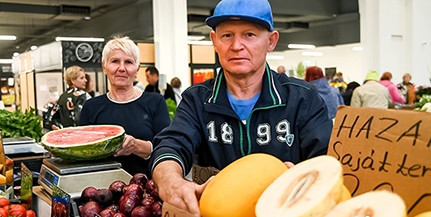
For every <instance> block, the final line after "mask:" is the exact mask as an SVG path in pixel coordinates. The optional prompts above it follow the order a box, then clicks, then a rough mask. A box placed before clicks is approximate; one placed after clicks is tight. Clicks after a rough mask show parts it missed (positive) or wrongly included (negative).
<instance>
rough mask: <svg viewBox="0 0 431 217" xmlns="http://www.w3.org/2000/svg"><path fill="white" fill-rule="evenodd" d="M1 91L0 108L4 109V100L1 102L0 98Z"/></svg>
mask: <svg viewBox="0 0 431 217" xmlns="http://www.w3.org/2000/svg"><path fill="white" fill-rule="evenodd" d="M2 95H3V94H2V93H0V110H4V109H5V106H4V102H3V100H2Z"/></svg>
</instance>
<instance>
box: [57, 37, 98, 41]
mask: <svg viewBox="0 0 431 217" xmlns="http://www.w3.org/2000/svg"><path fill="white" fill-rule="evenodd" d="M55 40H56V41H86V42H104V41H105V39H104V38H91V37H56V38H55Z"/></svg>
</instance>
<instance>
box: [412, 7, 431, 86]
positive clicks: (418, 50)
mask: <svg viewBox="0 0 431 217" xmlns="http://www.w3.org/2000/svg"><path fill="white" fill-rule="evenodd" d="M412 4H413V5H412V22H411V23H412V25H411V29H412V33H413V34H412V44H411V45H410V46H411V52H412V54H411V56H410V58H411V62H412V66H411V71H410V73H411V74H412V76H413V79H412V80H413V82H414V83H416V84H427V85H429V84H430V79H431V13H430V12H429V9H430V8H431V1H430V0H414V1H412Z"/></svg>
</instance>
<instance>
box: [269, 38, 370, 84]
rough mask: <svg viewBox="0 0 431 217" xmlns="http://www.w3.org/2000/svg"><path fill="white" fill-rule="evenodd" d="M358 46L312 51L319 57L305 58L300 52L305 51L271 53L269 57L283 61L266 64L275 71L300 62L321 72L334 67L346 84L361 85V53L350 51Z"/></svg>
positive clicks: (292, 66) (362, 76) (363, 75)
mask: <svg viewBox="0 0 431 217" xmlns="http://www.w3.org/2000/svg"><path fill="white" fill-rule="evenodd" d="M358 45H359V44H348V45H339V46H335V47H320V48H316V49H314V50H307V51H313V52H314V51H316V52H323V56H321V57H305V56H302V55H301V52H302V51H305V50H289V51H285V52H272V53H270V54H269V55H281V56H283V57H284V59H283V60H268V64H269V66H270V67H271V69H274V70H276V69H277V67H278V66H280V65H282V66H284V67H285V68H286V70H289V69H294V70H296V68H297V67H298V64H299V63H300V62H301V61H302V62H310V65H312V66H314V65H316V66H319V67H321V68H322V69H323V70H324V69H325V68H328V67H336V68H337V72H343V77H344V80H345V81H346V82H350V81H356V82H358V83H362V81H363V78H364V77H365V74H366V72H365V73H363V69H362V60H361V52H358V51H352V47H353V46H358Z"/></svg>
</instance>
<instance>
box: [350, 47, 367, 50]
mask: <svg viewBox="0 0 431 217" xmlns="http://www.w3.org/2000/svg"><path fill="white" fill-rule="evenodd" d="M352 50H353V51H362V50H364V48H363V47H352Z"/></svg>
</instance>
